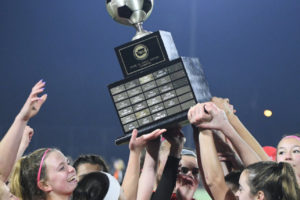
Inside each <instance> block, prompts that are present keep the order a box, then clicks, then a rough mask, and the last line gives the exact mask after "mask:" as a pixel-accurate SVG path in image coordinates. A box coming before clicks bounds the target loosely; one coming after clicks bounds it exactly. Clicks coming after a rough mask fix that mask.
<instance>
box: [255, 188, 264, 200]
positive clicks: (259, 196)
mask: <svg viewBox="0 0 300 200" xmlns="http://www.w3.org/2000/svg"><path fill="white" fill-rule="evenodd" d="M255 199H256V200H265V193H264V192H263V191H261V190H260V191H258V192H257V194H256V198H255Z"/></svg>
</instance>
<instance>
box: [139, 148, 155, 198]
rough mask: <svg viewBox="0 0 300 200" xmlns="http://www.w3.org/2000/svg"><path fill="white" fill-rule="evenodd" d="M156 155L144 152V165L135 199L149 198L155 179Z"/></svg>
mask: <svg viewBox="0 0 300 200" xmlns="http://www.w3.org/2000/svg"><path fill="white" fill-rule="evenodd" d="M157 157H158V155H155V156H151V155H150V154H149V153H148V152H146V156H145V161H144V166H143V169H142V173H141V176H140V179H139V185H138V192H137V199H138V200H146V199H150V198H151V195H152V193H153V186H154V183H155V180H156V165H157V159H158V158H157Z"/></svg>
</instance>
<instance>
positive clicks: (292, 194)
mask: <svg viewBox="0 0 300 200" xmlns="http://www.w3.org/2000/svg"><path fill="white" fill-rule="evenodd" d="M278 168H279V170H281V175H280V178H279V184H280V185H281V186H282V189H281V191H282V200H297V199H299V197H300V193H299V187H298V183H297V179H296V176H295V173H294V170H293V168H292V166H291V165H290V164H288V163H284V162H280V163H279V164H278Z"/></svg>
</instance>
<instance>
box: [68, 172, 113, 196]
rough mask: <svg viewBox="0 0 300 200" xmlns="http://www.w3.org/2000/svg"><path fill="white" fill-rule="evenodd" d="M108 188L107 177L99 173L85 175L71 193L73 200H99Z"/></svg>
mask: <svg viewBox="0 0 300 200" xmlns="http://www.w3.org/2000/svg"><path fill="white" fill-rule="evenodd" d="M108 188H109V179H108V177H107V176H106V175H105V174H104V173H101V172H92V173H89V174H87V175H85V176H84V177H83V178H82V179H81V180H80V181H79V182H78V185H77V187H76V189H75V190H74V192H73V197H72V199H73V200H101V199H103V198H104V197H105V195H106V193H107V191H108Z"/></svg>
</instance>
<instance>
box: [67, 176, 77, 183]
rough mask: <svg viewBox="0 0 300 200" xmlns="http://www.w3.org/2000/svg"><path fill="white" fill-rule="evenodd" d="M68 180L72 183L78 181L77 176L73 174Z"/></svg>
mask: <svg viewBox="0 0 300 200" xmlns="http://www.w3.org/2000/svg"><path fill="white" fill-rule="evenodd" d="M67 181H68V182H69V183H70V182H77V178H76V176H72V177H70V178H68V179H67Z"/></svg>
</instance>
